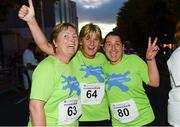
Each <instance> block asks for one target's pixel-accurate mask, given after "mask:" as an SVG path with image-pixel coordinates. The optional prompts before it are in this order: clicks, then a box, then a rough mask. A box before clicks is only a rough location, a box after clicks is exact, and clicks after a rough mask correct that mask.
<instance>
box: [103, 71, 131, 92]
mask: <svg viewBox="0 0 180 127" xmlns="http://www.w3.org/2000/svg"><path fill="white" fill-rule="evenodd" d="M129 74H130V72H129V71H128V72H125V73H124V74H112V75H109V74H106V78H107V81H106V84H108V90H111V88H112V87H113V86H117V87H119V89H121V90H122V91H128V89H129V88H128V87H127V86H125V85H124V84H123V83H124V82H128V81H130V80H131V79H130V78H128V77H127V76H128V75H129Z"/></svg>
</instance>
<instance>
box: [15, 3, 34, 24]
mask: <svg viewBox="0 0 180 127" xmlns="http://www.w3.org/2000/svg"><path fill="white" fill-rule="evenodd" d="M28 3H29V7H28V6H26V5H22V6H21V8H20V9H19V13H18V16H19V18H20V19H22V20H24V21H26V22H30V21H31V20H32V19H33V18H34V16H35V13H34V6H33V3H32V0H28Z"/></svg>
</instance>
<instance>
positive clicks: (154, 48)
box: [146, 37, 159, 61]
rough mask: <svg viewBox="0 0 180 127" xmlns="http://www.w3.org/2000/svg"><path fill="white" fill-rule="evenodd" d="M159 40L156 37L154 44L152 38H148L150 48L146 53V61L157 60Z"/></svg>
mask: <svg viewBox="0 0 180 127" xmlns="http://www.w3.org/2000/svg"><path fill="white" fill-rule="evenodd" d="M157 40H158V38H157V37H156V38H155V39H154V41H153V43H151V42H152V41H151V37H149V38H148V48H147V51H146V60H147V61H151V60H153V59H154V58H155V56H156V54H157V52H158V50H159V47H158V46H157V45H156V43H157Z"/></svg>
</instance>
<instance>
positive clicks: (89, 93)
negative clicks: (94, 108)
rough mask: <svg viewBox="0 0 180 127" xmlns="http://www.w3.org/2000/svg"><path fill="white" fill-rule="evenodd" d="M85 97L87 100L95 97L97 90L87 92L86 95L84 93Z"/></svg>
mask: <svg viewBox="0 0 180 127" xmlns="http://www.w3.org/2000/svg"><path fill="white" fill-rule="evenodd" d="M86 97H87V98H91V97H95V98H96V97H97V90H94V91H91V90H88V91H87V93H86Z"/></svg>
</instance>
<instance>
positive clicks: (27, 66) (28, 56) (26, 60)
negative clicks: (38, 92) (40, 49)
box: [23, 42, 38, 90]
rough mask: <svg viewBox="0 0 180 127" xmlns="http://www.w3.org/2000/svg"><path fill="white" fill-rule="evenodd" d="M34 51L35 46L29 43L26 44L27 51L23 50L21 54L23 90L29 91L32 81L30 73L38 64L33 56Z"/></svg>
mask: <svg viewBox="0 0 180 127" xmlns="http://www.w3.org/2000/svg"><path fill="white" fill-rule="evenodd" d="M35 50H36V45H35V44H34V43H33V42H30V43H28V47H27V49H25V51H24V52H23V65H24V72H23V81H24V88H25V90H28V89H29V87H30V85H31V81H32V73H33V71H34V69H35V68H36V66H37V64H38V61H37V59H36V58H35V55H34V54H35Z"/></svg>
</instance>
